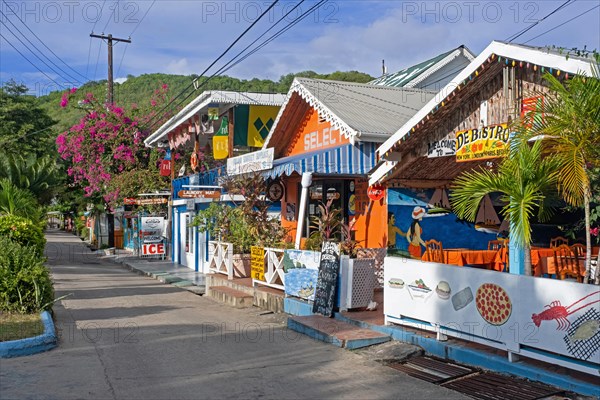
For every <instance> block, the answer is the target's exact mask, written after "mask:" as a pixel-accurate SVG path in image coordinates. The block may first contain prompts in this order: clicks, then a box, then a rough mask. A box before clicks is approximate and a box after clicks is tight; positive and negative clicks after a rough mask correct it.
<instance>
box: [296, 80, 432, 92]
mask: <svg viewBox="0 0 600 400" xmlns="http://www.w3.org/2000/svg"><path fill="white" fill-rule="evenodd" d="M295 79H296V80H298V81H299V82H300V81H301V80H305V81H312V82H324V83H330V84H338V85H343V86H358V87H362V88H366V89H374V90H391V91H395V92H415V93H433V94H436V93H437V91H434V90H427V89H419V88H407V87H397V86H383V85H372V84H369V83H360V82H348V81H337V80H329V79H315V78H304V77H297V78H295Z"/></svg>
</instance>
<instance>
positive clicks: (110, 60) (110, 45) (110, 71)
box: [90, 33, 131, 104]
mask: <svg viewBox="0 0 600 400" xmlns="http://www.w3.org/2000/svg"><path fill="white" fill-rule="evenodd" d="M90 37H93V38H98V39H106V40H107V43H108V95H107V96H106V102H107V103H108V104H113V102H114V96H113V41H114V42H125V43H131V38H129V39H119V38H115V37H113V35H111V34H108V35H104V34H102V35H95V34H94V33H91V34H90Z"/></svg>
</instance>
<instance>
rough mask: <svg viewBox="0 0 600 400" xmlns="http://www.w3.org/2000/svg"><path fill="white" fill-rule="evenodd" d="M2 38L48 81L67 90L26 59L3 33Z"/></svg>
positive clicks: (0, 36)
mask: <svg viewBox="0 0 600 400" xmlns="http://www.w3.org/2000/svg"><path fill="white" fill-rule="evenodd" d="M0 38H2V39H4V40H5V41H6V42H7V43H8V44H9V45H10V47H12V48H13V49H15V51H16V52H17V53H19V54H20V55H21V57H23V58H24V59H25V60H27V62H29V64H31V65H33V67H34V68H35V69H37V70H38V71H40V72H41V73H42V74H44V76H45V77H46V78H48V79H50V80H51V81H52V82H54V83H56V86H58V87H62V88H65V87H66V86H64V85H61V84H60V83H58V82H56V81H55V80H54V79H52V78H50V77H49V76H48V74H46V73H45V72H44V71H42V70H41V69H39V67H38V66H37V65H35V64H34V63H32V62H31V60H30V59H29V58H27V57H25V55H24V54H23V53H21V52H20V51H19V49H17V48H16V47H15V46H14V45H13V44H12V43H11V42H10V41H9V40H8V39H7V38H5V37H4V36H3V35H2V33H0Z"/></svg>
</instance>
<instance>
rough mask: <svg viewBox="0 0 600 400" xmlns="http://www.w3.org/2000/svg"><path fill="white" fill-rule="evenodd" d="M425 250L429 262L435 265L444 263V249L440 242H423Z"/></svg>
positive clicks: (432, 240) (433, 240)
mask: <svg viewBox="0 0 600 400" xmlns="http://www.w3.org/2000/svg"><path fill="white" fill-rule="evenodd" d="M425 249H426V250H427V252H428V253H429V260H430V261H432V262H437V263H441V264H443V263H444V248H443V247H442V242H438V241H437V240H435V239H431V240H427V241H426V242H425Z"/></svg>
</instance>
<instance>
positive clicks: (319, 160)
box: [264, 142, 376, 178]
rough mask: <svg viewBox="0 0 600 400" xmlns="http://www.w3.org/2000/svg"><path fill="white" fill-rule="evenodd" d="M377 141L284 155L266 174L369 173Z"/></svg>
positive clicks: (267, 175)
mask: <svg viewBox="0 0 600 400" xmlns="http://www.w3.org/2000/svg"><path fill="white" fill-rule="evenodd" d="M375 150H376V144H375V143H370V142H367V143H362V142H361V143H358V144H356V145H352V144H347V145H344V146H340V147H334V148H332V149H326V150H321V151H319V152H313V153H306V154H300V155H295V156H290V157H284V158H280V159H277V160H274V161H273V168H272V169H271V170H269V171H265V172H264V175H265V176H266V177H269V178H276V177H278V176H281V175H287V176H289V175H291V174H292V173H294V172H297V173H298V174H302V173H303V172H312V173H317V174H348V175H367V174H368V173H369V171H370V170H371V169H372V168H373V167H374V166H375V164H376V156H375Z"/></svg>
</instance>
